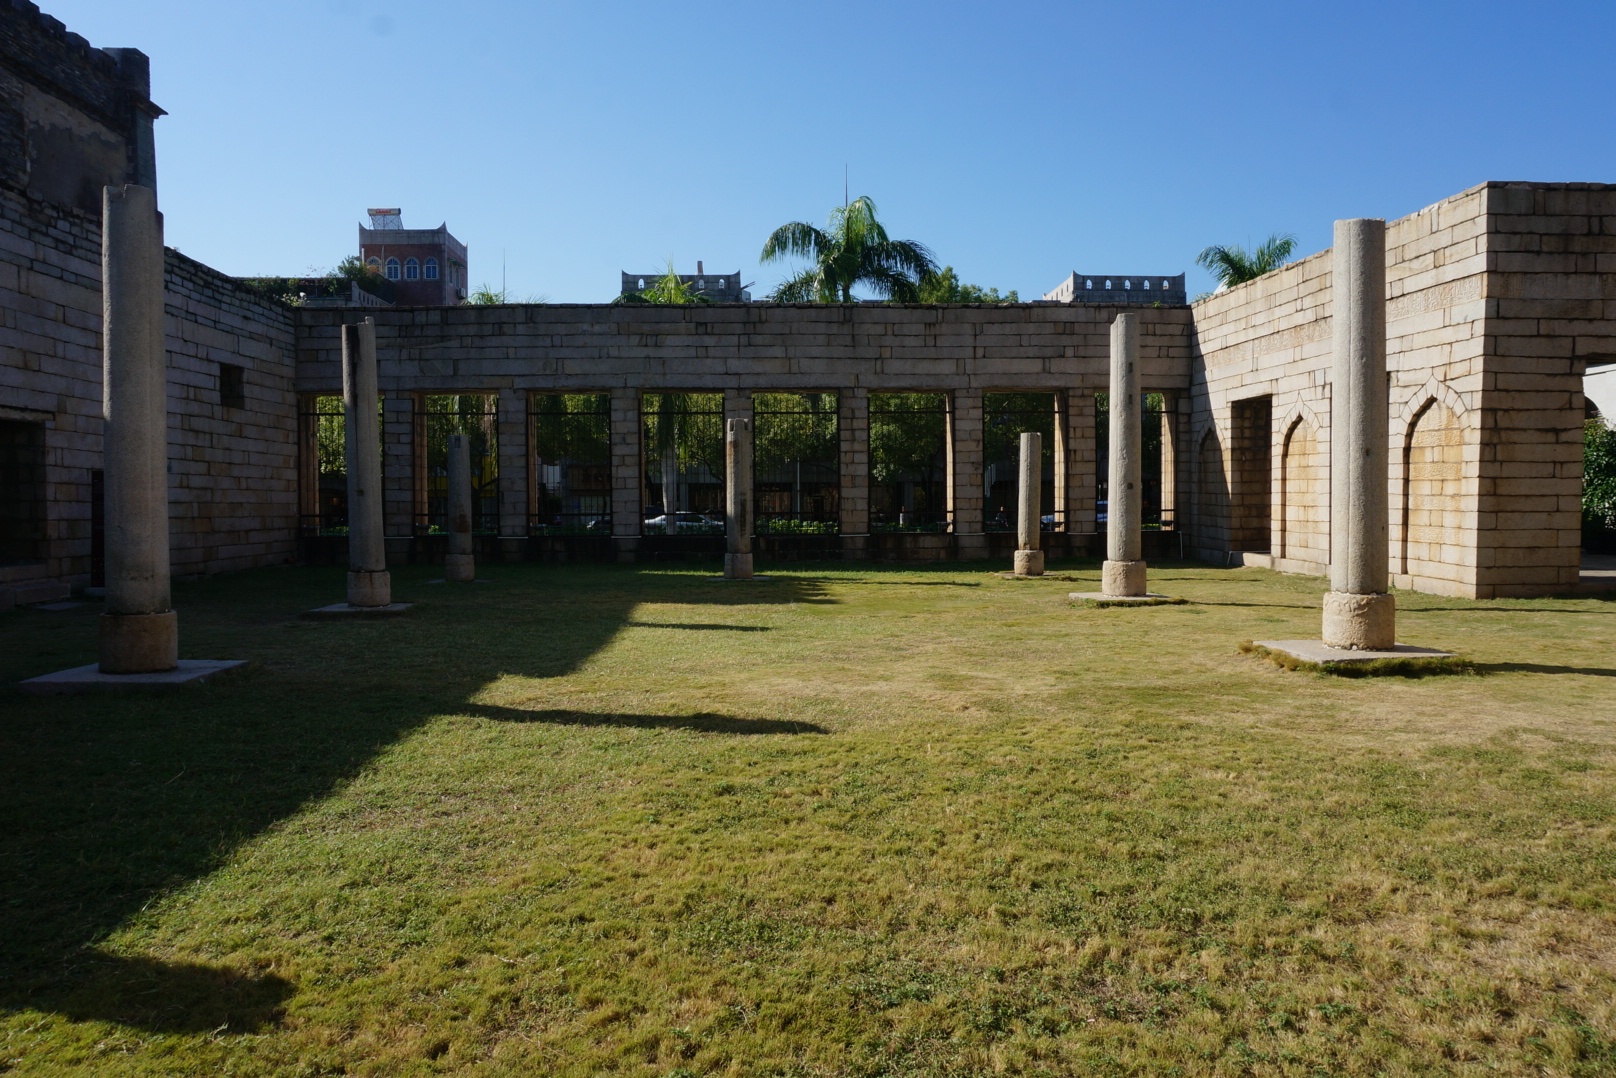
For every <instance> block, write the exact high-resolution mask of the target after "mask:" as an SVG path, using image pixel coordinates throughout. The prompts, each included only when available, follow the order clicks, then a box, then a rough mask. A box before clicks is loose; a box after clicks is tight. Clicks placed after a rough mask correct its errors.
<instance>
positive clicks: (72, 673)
mask: <svg viewBox="0 0 1616 1078" xmlns="http://www.w3.org/2000/svg"><path fill="white" fill-rule="evenodd" d="M245 665H247V660H245V659H181V660H180V664H179V665H178V666H176V667H175V668H174V669H172V670H164V671H161V672H160V673H156V674H103V673H102V672H101V667H100V665H99V664H97V663H90V664H89V665H88V666H75V667H73V668H72V669H71V670H58V671H56V673H54V674H41V675H39V676H38V677H31V678H29V679H28V680H27V681H24V682H21V683H20V684H19V685H18V686H17V687H18V688H19V689H21V690H22V691H23V692H26V693H32V694H33V695H35V696H61V695H65V694H67V693H81V692H124V691H128V690H141V689H166V688H168V687H170V686H172V685H199V684H201V683H202V682H204V681H207V680H208V679H209V678H211V677H213V676H214V675H215V674H222V673H224V672H225V671H226V670H234V669H235V668H236V667H238V666H245Z"/></svg>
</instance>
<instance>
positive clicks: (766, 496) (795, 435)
mask: <svg viewBox="0 0 1616 1078" xmlns="http://www.w3.org/2000/svg"><path fill="white" fill-rule="evenodd" d="M837 431H838V428H837V410H836V394H834V393H755V394H753V396H752V432H753V434H752V437H753V446H752V490H753V497H754V499H755V506H756V520H757V524H756V527H757V531H758V534H760V535H763V534H775V535H835V534H836V532H837V531H838V527H839V524H840V522H841V505H842V472H841V469H842V456H841V444H840V442H839V440H838V434H837Z"/></svg>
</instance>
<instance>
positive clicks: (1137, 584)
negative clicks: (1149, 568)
mask: <svg viewBox="0 0 1616 1078" xmlns="http://www.w3.org/2000/svg"><path fill="white" fill-rule="evenodd" d="M1100 591H1101V592H1103V593H1104V594H1106V595H1110V596H1117V597H1121V596H1130V595H1143V594H1145V563H1144V561H1143V560H1139V561H1112V560H1109V559H1108V560H1107V561H1106V562H1105V563H1104V564H1103V565H1101V566H1100Z"/></svg>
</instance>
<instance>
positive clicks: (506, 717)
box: [0, 563, 1616, 1076]
mask: <svg viewBox="0 0 1616 1078" xmlns="http://www.w3.org/2000/svg"><path fill="white" fill-rule="evenodd" d="M988 568H989V567H987V566H985V565H979V566H970V567H952V566H951V567H948V568H947V569H941V570H926V571H918V570H896V569H876V568H860V569H850V568H844V567H841V566H804V567H796V568H787V569H784V570H781V569H771V570H770V571H771V572H772V573H773V574H774V579H773V580H772V581H770V582H767V583H754V584H750V585H747V584H725V583H722V582H713V581H710V580H708V579H707V573H709V572H711V570H710V569H707V568H699V569H698V568H688V569H687V568H654V567H637V568H635V567H585V566H578V567H552V566H504V565H493V566H485V567H483V569H482V570H481V575H482V576H484V577H486V578H488V579H489V580H490V581H491V582H490V583H488V584H482V585H472V586H460V587H454V586H451V585H432V584H429V583H428V580H429V579H431V578H432V577H434V576H437V575H439V571H438V570H435V569H431V568H425V567H422V568H412V569H403V570H400V571H399V572H397V573H395V575H394V594H395V596H396V597H398V598H401V599H404V600H418V601H419V602H420V605H419V606H418V607H417V608H416V609H415V610H414V611H412V612H411V614H410V615H409V616H408V617H407V618H404V619H399V620H393V621H385V622H372V623H356V622H314V621H307V620H301V619H299V617H298V614H299V612H300V611H302V610H305V609H308V608H310V607H314V606H316V605H321V604H324V603H328V602H332V601H335V600H340V598H341V596H342V573H341V571H340V570H326V569H306V570H305V569H298V570H267V571H262V572H253V573H246V574H238V575H233V576H228V577H219V578H216V579H213V580H210V581H207V582H204V583H199V584H193V585H185V586H180V587H177V588H176V591H175V595H176V604H177V606H178V608H179V610H180V640H181V652H182V654H183V655H185V656H186V657H188V658H243V659H250V660H252V666H251V667H250V668H248V669H246V670H244V671H241V672H238V673H236V674H234V675H231V676H228V677H226V678H223V679H221V680H219V681H217V682H215V683H214V684H211V685H207V686H203V687H200V688H194V689H190V690H181V691H170V692H165V693H162V694H158V695H149V696H117V697H108V696H101V697H79V698H54V699H51V698H33V697H24V696H22V695H19V694H18V693H17V692H16V690H15V682H16V681H17V680H19V679H21V678H24V677H28V676H32V675H34V674H39V673H44V672H47V671H50V670H53V669H60V668H63V667H67V666H73V665H78V664H81V663H84V662H89V661H92V660H93V658H94V653H95V614H96V613H97V610H96V608H95V607H93V606H84V607H81V608H79V609H77V610H72V611H66V612H58V613H50V612H43V611H37V610H26V611H19V612H14V613H10V614H6V615H0V682H3V685H0V870H3V871H0V1071H5V1072H8V1073H15V1074H19V1075H20V1074H57V1073H85V1074H95V1075H124V1074H143V1075H145V1074H149V1075H157V1074H162V1075H169V1074H207V1075H214V1074H231V1075H254V1074H264V1075H270V1074H273V1075H328V1074H374V1075H389V1076H391V1075H415V1074H438V1073H455V1074H488V1075H494V1074H534V1075H538V1074H544V1075H550V1074H554V1075H620V1074H621V1075H666V1076H672V1075H709V1074H722V1075H747V1076H751V1075H781V1076H784V1075H803V1076H807V1075H826V1076H830V1075H837V1076H841V1075H847V1076H853V1075H858V1076H875V1075H967V1074H999V1073H1003V1074H1058V1075H1068V1074H1098V1075H1105V1074H1184V1075H1197V1074H1228V1075H1237V1074H1238V1075H1244V1074H1251V1075H1281V1074H1286V1075H1290V1074H1294V1075H1342V1074H1346V1075H1358V1074H1362V1075H1373V1074H1384V1075H1413V1074H1432V1073H1451V1074H1471V1073H1474V1074H1483V1073H1485V1074H1489V1075H1494V1074H1510V1075H1528V1074H1530V1075H1595V1074H1613V1073H1616V647H1613V645H1616V603H1613V602H1609V601H1599V600H1594V599H1583V600H1543V601H1498V602H1467V601H1461V600H1453V599H1443V598H1437V597H1432V596H1424V595H1409V594H1404V595H1399V597H1398V601H1399V606H1400V610H1399V616H1400V621H1399V625H1400V629H1401V632H1400V634H1399V635H1400V636H1401V638H1402V639H1404V640H1406V641H1408V642H1411V643H1418V644H1425V645H1430V646H1440V647H1446V648H1450V649H1453V650H1455V651H1457V652H1459V653H1460V654H1461V655H1463V656H1464V657H1465V658H1467V659H1470V660H1472V661H1473V662H1474V663H1475V669H1476V670H1477V673H1474V674H1467V675H1454V676H1441V677H1428V678H1421V679H1410V678H1374V679H1357V680H1353V679H1343V678H1336V677H1330V676H1325V675H1320V674H1315V673H1306V672H1287V671H1284V670H1281V669H1278V668H1277V667H1275V666H1274V665H1273V664H1272V663H1270V662H1267V661H1265V660H1263V659H1260V658H1256V657H1252V656H1249V655H1243V654H1241V653H1240V651H1239V644H1240V643H1241V642H1242V641H1243V640H1248V639H1253V638H1256V639H1264V638H1274V637H1306V636H1316V635H1317V633H1318V628H1319V617H1320V614H1319V605H1320V598H1321V595H1322V592H1323V590H1324V584H1323V582H1322V581H1320V580H1316V579H1307V578H1295V577H1283V576H1279V575H1276V574H1272V573H1267V572H1263V571H1259V570H1232V571H1231V570H1218V569H1210V568H1205V567H1190V566H1171V567H1158V568H1157V569H1156V570H1155V571H1154V572H1153V573H1152V576H1151V584H1152V587H1153V588H1154V589H1155V590H1160V591H1164V592H1168V593H1171V594H1175V595H1181V596H1183V597H1185V598H1187V599H1189V600H1191V602H1190V603H1189V604H1188V605H1184V606H1159V607H1151V608H1146V609H1133V610H1129V609H1079V608H1074V607H1072V606H1071V605H1069V604H1068V603H1067V601H1066V594H1067V592H1068V591H1074V590H1092V589H1093V588H1094V587H1095V586H1096V581H1097V579H1098V573H1097V566H1095V565H1094V564H1092V563H1084V564H1081V565H1077V566H1075V567H1070V568H1068V569H1064V570H1062V571H1061V574H1060V575H1070V576H1073V577H1077V578H1080V580H1077V581H1074V580H1071V579H1045V580H1041V581H1015V580H1006V579H1002V578H1001V577H1000V576H998V575H997V574H996V573H993V572H989V571H988ZM992 568H993V569H998V568H1002V567H1001V566H997V565H995V566H993V567H992ZM1057 568H1060V567H1057Z"/></svg>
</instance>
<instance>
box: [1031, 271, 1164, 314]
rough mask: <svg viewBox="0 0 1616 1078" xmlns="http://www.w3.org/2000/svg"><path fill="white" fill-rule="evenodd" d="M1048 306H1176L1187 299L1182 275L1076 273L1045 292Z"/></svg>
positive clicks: (1073, 272)
mask: <svg viewBox="0 0 1616 1078" xmlns="http://www.w3.org/2000/svg"><path fill="white" fill-rule="evenodd" d="M1044 300H1045V301H1046V302H1049V303H1134V304H1145V305H1147V306H1148V305H1150V304H1153V303H1160V304H1162V305H1163V306H1166V307H1179V306H1183V305H1184V304H1185V303H1188V302H1189V300H1188V298H1187V296H1186V294H1185V291H1184V274H1182V273H1180V274H1179V275H1177V276H1176V277H1150V276H1134V275H1119V274H1115V273H1107V274H1097V273H1078V272H1077V271H1076V270H1073V271H1072V275H1071V276H1070V277H1068V278H1066V280H1064V281H1062V282H1061V283H1060V284H1058V285H1056V286H1055V288H1053V289H1052V290H1050V291H1048V292H1045V293H1044Z"/></svg>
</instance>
